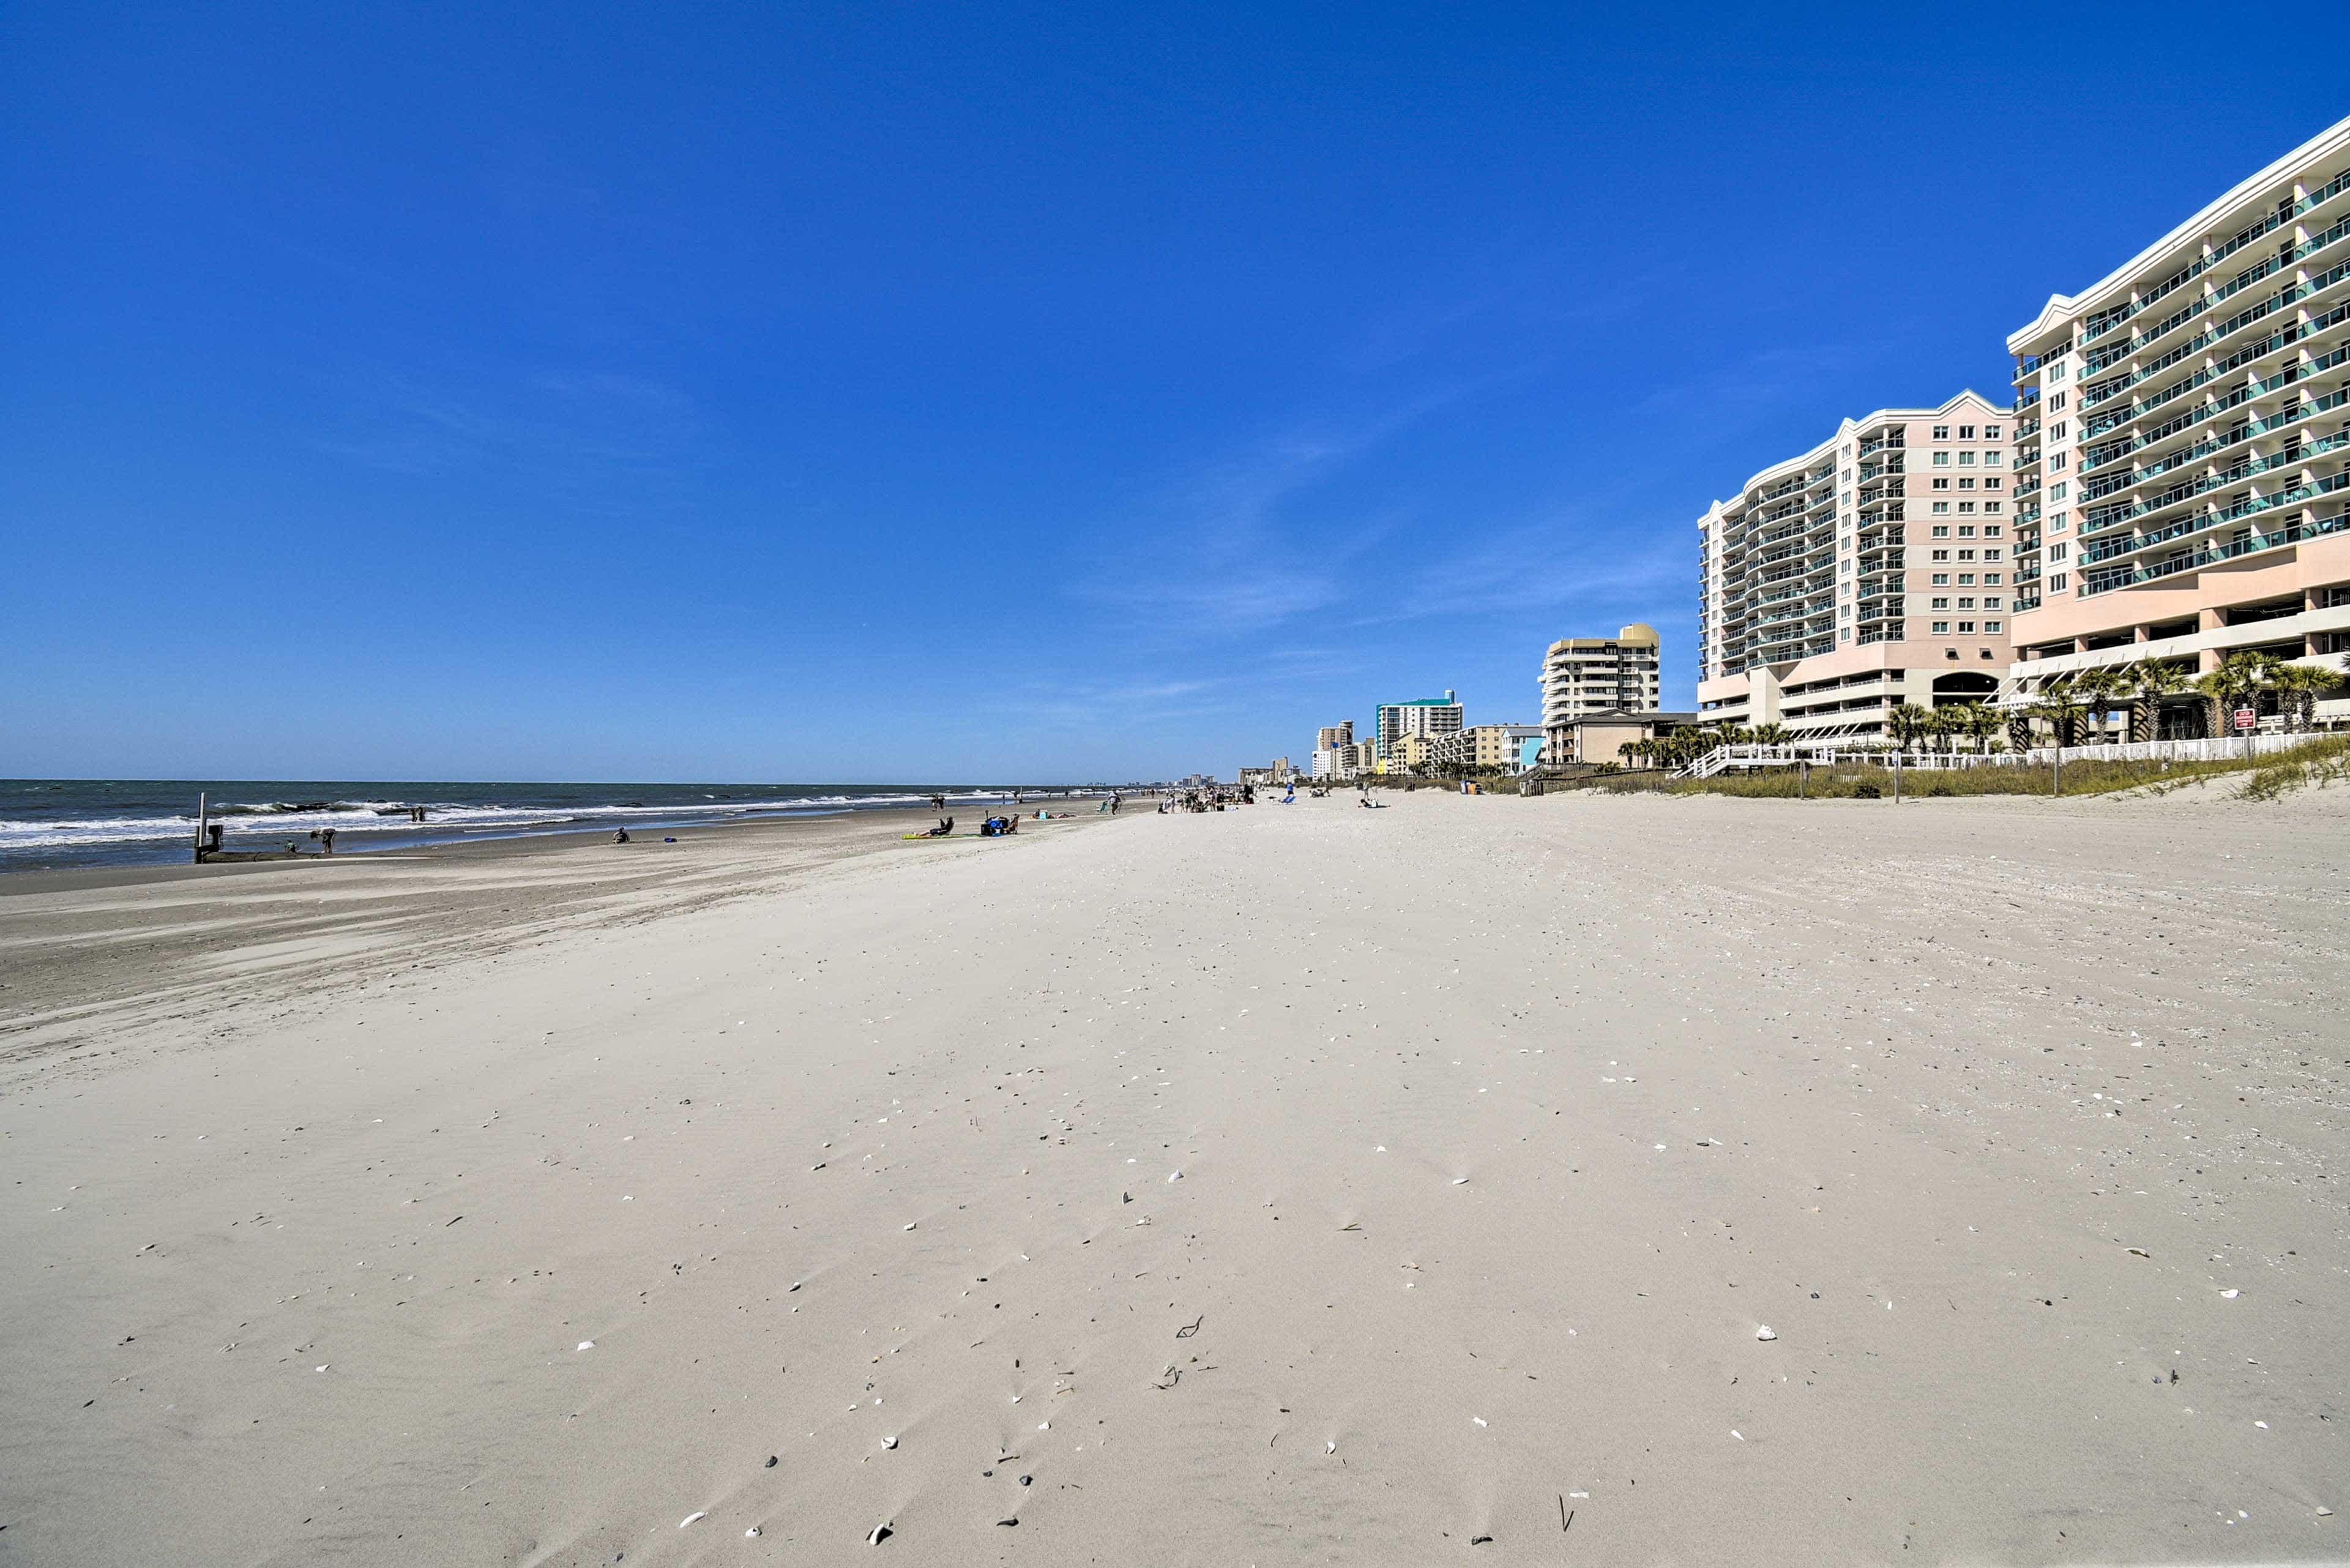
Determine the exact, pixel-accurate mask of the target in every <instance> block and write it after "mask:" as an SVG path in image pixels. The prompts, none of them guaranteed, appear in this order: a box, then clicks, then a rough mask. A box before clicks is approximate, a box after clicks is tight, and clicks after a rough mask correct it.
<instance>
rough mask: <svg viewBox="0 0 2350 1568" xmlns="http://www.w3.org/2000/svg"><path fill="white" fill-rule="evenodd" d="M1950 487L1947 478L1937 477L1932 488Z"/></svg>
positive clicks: (1942, 488) (1946, 488)
mask: <svg viewBox="0 0 2350 1568" xmlns="http://www.w3.org/2000/svg"><path fill="white" fill-rule="evenodd" d="M1934 488H1935V489H1937V490H1948V489H1949V488H1950V481H1949V480H1947V479H1938V480H1936V481H1934Z"/></svg>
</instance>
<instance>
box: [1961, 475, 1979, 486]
mask: <svg viewBox="0 0 2350 1568" xmlns="http://www.w3.org/2000/svg"><path fill="white" fill-rule="evenodd" d="M1974 487H1975V479H1974V475H1973V474H1969V475H1967V477H1966V478H1964V479H1961V480H1960V481H1959V488H1960V490H1972V489H1973V488H1974Z"/></svg>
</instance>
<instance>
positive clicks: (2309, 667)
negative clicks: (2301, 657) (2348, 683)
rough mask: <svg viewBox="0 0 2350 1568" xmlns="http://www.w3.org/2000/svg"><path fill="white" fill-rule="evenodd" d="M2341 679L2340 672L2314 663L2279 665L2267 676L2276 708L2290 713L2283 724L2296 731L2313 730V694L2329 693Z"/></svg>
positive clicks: (2314, 720) (2314, 722)
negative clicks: (2274, 695)
mask: <svg viewBox="0 0 2350 1568" xmlns="http://www.w3.org/2000/svg"><path fill="white" fill-rule="evenodd" d="M2269 680H2270V684H2272V685H2273V686H2274V687H2275V688H2276V691H2277V705H2278V706H2279V707H2280V708H2289V709H2290V710H2291V717H2290V718H2289V719H2288V720H2287V722H2288V723H2289V724H2290V725H2291V726H2292V727H2293V729H2294V730H2296V731H2298V730H2310V729H2314V728H2316V725H2317V694H2318V693H2319V692H2321V691H2333V690H2334V688H2335V687H2336V686H2339V685H2341V684H2342V680H2343V677H2342V672H2341V671H2340V670H2328V669H2326V668H2324V667H2323V666H2321V665H2314V664H2280V665H2278V666H2276V667H2275V669H2274V670H2272V671H2271V673H2270V677H2269Z"/></svg>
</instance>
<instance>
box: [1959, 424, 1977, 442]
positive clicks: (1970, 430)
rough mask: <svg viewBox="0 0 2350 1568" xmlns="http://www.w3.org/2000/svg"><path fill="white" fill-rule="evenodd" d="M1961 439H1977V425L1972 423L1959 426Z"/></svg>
mask: <svg viewBox="0 0 2350 1568" xmlns="http://www.w3.org/2000/svg"><path fill="white" fill-rule="evenodd" d="M1959 439H1960V441H1972V440H1974V439H1975V427H1974V426H1972V425H1960V427H1959Z"/></svg>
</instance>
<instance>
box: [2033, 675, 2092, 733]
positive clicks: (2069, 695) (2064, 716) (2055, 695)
mask: <svg viewBox="0 0 2350 1568" xmlns="http://www.w3.org/2000/svg"><path fill="white" fill-rule="evenodd" d="M2025 711H2026V712H2028V713H2029V714H2031V715H2032V717H2033V718H2035V719H2038V720H2040V721H2041V722H2043V723H2045V724H2046V725H2047V726H2048V730H2049V735H2050V739H2051V740H2052V741H2053V742H2054V743H2055V744H2056V745H2059V746H2069V745H2071V744H2073V725H2074V721H2075V720H2077V719H2079V717H2080V716H2081V698H2080V695H2079V694H2078V693H2077V692H2075V691H2074V690H2073V682H2072V680H2071V678H2070V677H2068V676H2063V675H2058V676H2054V677H2051V678H2050V679H2049V680H2047V681H2046V682H2044V683H2043V685H2042V686H2041V688H2040V697H2039V700H2038V701H2034V702H2033V704H2032V705H2031V706H2030V707H2029V708H2027V709H2026V710H2025Z"/></svg>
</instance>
